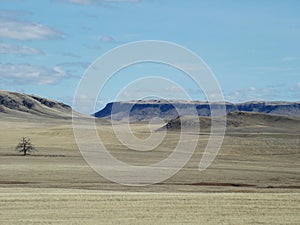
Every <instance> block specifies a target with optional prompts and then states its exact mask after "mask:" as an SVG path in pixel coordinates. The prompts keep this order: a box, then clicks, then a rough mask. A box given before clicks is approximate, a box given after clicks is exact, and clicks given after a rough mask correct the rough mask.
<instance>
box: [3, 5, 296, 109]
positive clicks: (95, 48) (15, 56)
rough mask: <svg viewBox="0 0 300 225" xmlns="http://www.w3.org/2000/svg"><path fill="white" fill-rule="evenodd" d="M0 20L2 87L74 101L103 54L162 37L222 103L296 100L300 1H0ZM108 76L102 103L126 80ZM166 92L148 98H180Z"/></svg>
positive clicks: (139, 70)
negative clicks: (206, 73) (185, 56)
mask: <svg viewBox="0 0 300 225" xmlns="http://www.w3.org/2000/svg"><path fill="white" fill-rule="evenodd" d="M0 23H1V26H0V89H3V90H10V91H19V92H25V93H28V94H35V95H40V96H43V97H48V98H51V99H55V100H59V101H63V102H66V103H68V104H71V103H72V99H73V96H74V93H75V90H76V87H77V85H78V82H79V81H80V78H81V77H82V76H83V74H84V71H85V70H86V69H87V67H88V66H89V65H90V64H91V63H92V62H93V61H94V60H95V59H97V58H98V57H99V56H101V55H103V54H104V53H105V52H106V51H108V50H110V49H112V48H114V47H117V46H119V45H121V44H126V43H129V42H133V41H141V40H163V41H170V42H174V43H177V44H179V45H182V46H184V47H186V48H188V49H190V50H192V51H193V52H195V53H196V54H198V55H199V56H200V57H201V58H202V59H203V60H204V61H205V62H206V63H207V64H208V66H209V67H210V68H211V69H212V71H213V72H214V74H215V76H216V78H217V79H218V81H219V83H220V86H221V88H222V90H223V93H224V96H225V99H226V100H228V101H231V102H244V101H250V100H269V101H273V100H287V101H299V100H300V41H299V40H300V2H299V1H297V0H294V1H292V0H285V1H280V0H269V1H267V0H260V1H259V0H252V1H246V0H241V1H233V0H219V1H217V0H212V1H208V0H207V1H199V0H194V1H193V0H189V1H171V0H161V1H158V0H152V1H151V0H140V1H139V0H40V1H36V0H26V1H25V0H24V1H22V0H13V1H11V0H10V1H8V0H7V1H6V0H0ZM122 73H124V74H126V73H128V74H129V73H130V74H135V77H136V78H138V77H139V76H140V74H141V75H142V74H143V75H157V74H162V73H169V75H168V76H169V77H172V76H174V74H176V73H178V71H177V72H176V71H174V70H172V69H170V68H163V67H161V66H157V65H153V66H152V67H151V65H146V66H144V67H136V68H132V69H131V70H130V69H129V70H127V71H126V70H125V71H123V72H122ZM112 82H113V81H112ZM114 82H115V83H111V87H112V88H107V91H106V94H105V95H103V96H102V98H100V100H99V106H100V105H103V104H105V103H106V102H108V101H111V100H113V96H114V93H110V91H111V92H116V91H117V90H120V89H122V88H123V84H124V82H120V81H118V80H117V79H115V81H114ZM180 82H182V83H181V84H182V85H183V87H184V88H186V89H188V90H190V93H191V96H192V98H193V99H200V100H203V96H202V95H201V94H200V93H199V91H197V90H194V87H193V85H192V83H190V82H188V81H184V80H183V81H180ZM143 85H144V86H143ZM154 86H155V85H154ZM158 86H159V85H158ZM140 88H141V89H144V90H145V89H147V88H148V89H149V85H145V84H141V85H140ZM170 88H171V89H172V87H170ZM148 89H147V90H148ZM171 89H170V90H171ZM172 90H173V91H168V89H166V88H164V87H156V89H151V91H153V92H154V93H153V94H154V95H157V94H159V93H161V94H163V96H164V97H166V98H177V97H178V98H180V96H176V89H172ZM149 91H150V89H149ZM174 93H175V95H174ZM126 96H127V98H128V99H134V98H135V96H134V93H127V95H126ZM124 99H126V98H124ZM86 101H87V102H88V99H87V100H86Z"/></svg>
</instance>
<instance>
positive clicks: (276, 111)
mask: <svg viewBox="0 0 300 225" xmlns="http://www.w3.org/2000/svg"><path fill="white" fill-rule="evenodd" d="M192 106H194V107H195V108H196V110H197V113H198V116H211V115H210V107H214V109H218V108H221V107H223V105H221V104H220V103H213V104H211V105H210V104H208V103H207V102H200V101H193V102H188V101H170V102H167V101H160V100H149V101H130V102H113V103H108V104H107V105H106V107H105V108H103V109H102V110H100V111H98V112H96V113H95V114H94V116H95V117H100V118H108V119H110V118H112V119H114V120H123V119H127V118H128V112H130V114H129V119H130V120H131V121H143V120H150V119H152V118H154V117H160V118H163V119H165V120H169V119H173V118H176V117H178V116H184V115H189V114H190V111H189V110H188V109H189V108H190V107H192ZM225 106H226V111H227V113H231V112H235V111H246V112H258V113H267V114H271V115H282V116H300V102H245V103H238V104H233V103H226V105H225ZM175 107H176V108H179V109H180V113H178V112H177V111H176V109H175ZM217 111H218V110H217Z"/></svg>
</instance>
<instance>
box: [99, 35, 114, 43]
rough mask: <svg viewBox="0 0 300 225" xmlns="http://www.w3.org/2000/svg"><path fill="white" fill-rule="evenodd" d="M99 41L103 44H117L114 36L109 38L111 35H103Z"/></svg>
mask: <svg viewBox="0 0 300 225" xmlns="http://www.w3.org/2000/svg"><path fill="white" fill-rule="evenodd" d="M99 40H100V41H102V42H116V40H115V39H114V38H113V37H112V36H109V35H102V36H101V37H100V38H99Z"/></svg>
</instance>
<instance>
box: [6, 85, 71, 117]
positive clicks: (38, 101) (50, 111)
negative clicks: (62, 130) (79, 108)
mask: <svg viewBox="0 0 300 225" xmlns="http://www.w3.org/2000/svg"><path fill="white" fill-rule="evenodd" d="M71 112H72V109H71V107H70V106H68V105H66V104H64V103H61V102H57V101H53V100H49V99H46V98H41V97H37V96H33V95H27V94H21V93H15V92H8V91H0V113H3V114H8V115H18V116H26V115H27V116H28V115H37V116H47V117H65V116H71Z"/></svg>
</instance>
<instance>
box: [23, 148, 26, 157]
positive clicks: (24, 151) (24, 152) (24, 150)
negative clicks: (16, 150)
mask: <svg viewBox="0 0 300 225" xmlns="http://www.w3.org/2000/svg"><path fill="white" fill-rule="evenodd" d="M26 153H27V152H26V149H25V147H24V148H23V154H24V156H26Z"/></svg>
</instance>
